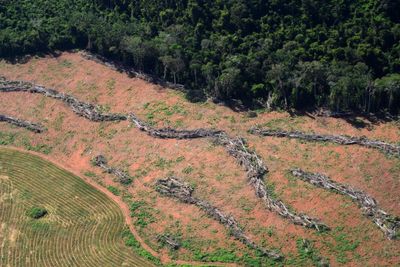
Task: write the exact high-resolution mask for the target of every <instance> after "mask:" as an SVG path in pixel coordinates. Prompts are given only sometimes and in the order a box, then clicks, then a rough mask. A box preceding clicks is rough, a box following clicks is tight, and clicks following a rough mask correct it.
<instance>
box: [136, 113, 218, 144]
mask: <svg viewBox="0 0 400 267" xmlns="http://www.w3.org/2000/svg"><path fill="white" fill-rule="evenodd" d="M128 119H129V120H130V121H131V122H133V123H134V124H135V125H136V127H137V128H138V129H140V130H141V131H144V132H146V133H147V134H148V135H150V136H153V137H156V138H165V139H168V138H169V139H195V138H205V137H214V136H216V135H218V134H220V133H221V132H222V131H219V130H210V129H195V130H175V129H172V128H162V129H156V128H153V127H151V126H149V125H148V124H146V123H145V122H143V121H142V120H140V119H139V118H138V117H136V115H135V114H133V113H130V114H129V116H128Z"/></svg>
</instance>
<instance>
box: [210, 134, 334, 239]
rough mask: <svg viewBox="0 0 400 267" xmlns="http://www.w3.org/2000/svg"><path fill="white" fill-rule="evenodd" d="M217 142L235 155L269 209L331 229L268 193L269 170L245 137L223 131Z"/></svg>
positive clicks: (319, 228) (296, 221) (298, 221)
mask: <svg viewBox="0 0 400 267" xmlns="http://www.w3.org/2000/svg"><path fill="white" fill-rule="evenodd" d="M216 142H217V143H218V144H221V145H223V146H224V147H225V148H226V150H227V151H228V153H229V154H230V155H231V156H232V157H234V158H235V159H236V160H237V162H238V163H239V164H240V165H241V166H243V168H244V169H245V170H246V172H247V179H248V181H249V183H250V184H251V185H252V186H253V188H254V189H255V192H256V195H257V197H259V198H261V199H262V200H263V201H264V203H265V205H266V206H267V208H268V209H269V210H271V211H273V212H276V213H278V214H279V215H280V216H282V217H284V218H287V219H289V220H290V221H292V222H293V223H294V224H297V225H302V226H304V227H307V228H314V229H316V230H317V231H326V230H329V227H328V226H326V225H325V224H323V223H321V222H320V221H319V220H318V219H315V218H311V217H309V216H307V215H305V214H301V213H299V214H297V213H295V212H293V211H290V210H289V209H288V207H287V206H286V205H285V204H284V203H283V202H282V201H281V200H278V199H274V198H273V197H272V196H271V195H270V194H269V193H268V191H267V188H266V186H265V183H264V180H263V178H264V175H265V174H266V173H267V171H268V170H267V167H266V166H265V165H264V163H263V161H262V160H261V159H260V158H259V156H258V155H257V154H256V153H255V152H254V151H250V150H249V149H248V148H247V144H246V142H245V140H244V139H242V138H231V137H229V136H228V135H226V134H224V133H223V134H220V135H219V136H218V137H216Z"/></svg>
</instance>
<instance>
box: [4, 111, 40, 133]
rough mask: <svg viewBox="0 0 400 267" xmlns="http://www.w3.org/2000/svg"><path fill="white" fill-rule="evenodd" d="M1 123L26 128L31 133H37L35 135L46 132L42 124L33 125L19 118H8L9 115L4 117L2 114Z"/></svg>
mask: <svg viewBox="0 0 400 267" xmlns="http://www.w3.org/2000/svg"><path fill="white" fill-rule="evenodd" d="M0 121H4V122H8V123H10V124H13V125H15V126H18V127H22V128H26V129H28V130H29V131H32V132H35V133H41V132H44V131H45V130H46V129H45V128H44V127H43V126H42V125H40V124H36V123H33V122H29V121H24V120H21V119H18V118H14V117H11V116H7V115H2V114H0Z"/></svg>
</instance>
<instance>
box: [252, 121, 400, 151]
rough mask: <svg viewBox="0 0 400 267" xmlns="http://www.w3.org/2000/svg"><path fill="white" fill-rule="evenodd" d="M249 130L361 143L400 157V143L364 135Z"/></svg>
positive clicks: (271, 134)
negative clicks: (372, 138) (387, 141)
mask: <svg viewBox="0 0 400 267" xmlns="http://www.w3.org/2000/svg"><path fill="white" fill-rule="evenodd" d="M249 132H250V133H252V134H256V135H260V136H275V137H288V138H293V139H301V140H306V141H314V142H331V143H336V144H340V145H360V146H364V147H368V148H374V149H378V150H381V151H382V152H384V153H386V154H389V155H393V156H396V157H400V145H396V144H390V143H385V142H382V141H379V140H370V139H368V138H366V137H364V136H362V137H353V136H346V135H322V134H308V133H303V132H298V131H295V132H288V131H283V130H270V129H261V128H258V127H253V128H251V129H250V130H249Z"/></svg>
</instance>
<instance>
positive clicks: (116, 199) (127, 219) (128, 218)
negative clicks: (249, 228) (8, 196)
mask: <svg viewBox="0 0 400 267" xmlns="http://www.w3.org/2000/svg"><path fill="white" fill-rule="evenodd" d="M0 148H6V149H11V150H15V151H19V152H23V153H29V154H32V155H35V156H38V157H41V158H42V159H45V160H46V161H49V162H51V163H52V164H54V165H56V166H58V167H59V168H61V169H64V170H67V171H68V172H70V173H72V174H74V175H75V176H77V177H79V178H81V179H82V180H83V181H84V182H86V183H87V184H88V185H90V186H92V187H94V188H95V189H97V190H98V191H100V192H102V193H104V194H105V195H106V196H107V197H109V198H110V199H112V200H113V201H114V202H115V203H116V204H117V205H118V206H119V207H120V209H121V211H122V213H123V215H124V217H125V223H126V224H127V225H128V227H129V230H130V231H131V233H132V234H133V235H134V237H135V238H136V240H137V241H138V242H139V243H140V245H141V246H142V247H143V248H144V249H145V250H147V251H148V252H150V253H151V255H153V256H154V257H157V258H159V259H160V260H161V262H162V263H163V264H167V263H176V264H180V265H193V266H227V267H231V266H232V267H233V266H238V265H237V264H234V263H220V262H212V263H207V262H195V261H182V260H179V261H172V260H171V259H169V258H166V257H162V256H161V255H160V254H159V253H158V252H157V251H155V250H154V249H152V248H151V247H150V246H149V245H147V244H146V242H144V240H143V239H142V238H141V237H140V235H139V233H138V232H137V231H136V229H135V227H134V226H133V221H132V217H131V216H130V210H129V207H128V205H127V204H126V203H125V202H124V201H122V199H121V198H120V197H118V196H116V195H114V194H113V193H111V192H110V191H109V190H107V189H106V188H104V187H102V186H101V185H99V184H98V183H96V182H95V181H93V180H90V179H89V178H86V177H84V176H82V175H81V174H80V173H78V172H76V171H74V170H72V169H71V168H68V167H67V166H65V165H63V164H61V163H59V162H57V161H55V160H54V159H53V158H51V157H50V156H47V155H43V154H40V153H38V152H35V151H28V150H25V149H22V148H19V147H13V146H0Z"/></svg>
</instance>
